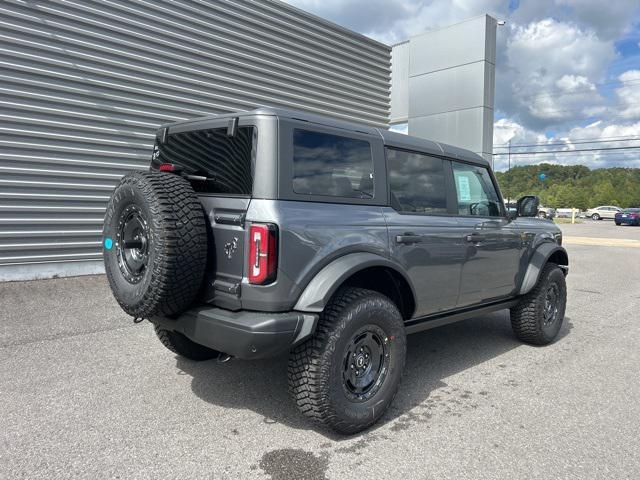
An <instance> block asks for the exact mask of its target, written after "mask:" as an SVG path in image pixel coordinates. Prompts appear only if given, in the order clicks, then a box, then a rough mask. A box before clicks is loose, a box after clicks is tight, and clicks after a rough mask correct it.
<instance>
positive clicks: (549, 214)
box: [537, 206, 556, 219]
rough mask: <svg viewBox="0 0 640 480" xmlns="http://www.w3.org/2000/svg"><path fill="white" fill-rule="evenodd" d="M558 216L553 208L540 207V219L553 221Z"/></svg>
mask: <svg viewBox="0 0 640 480" xmlns="http://www.w3.org/2000/svg"><path fill="white" fill-rule="evenodd" d="M555 216H556V211H555V209H553V208H547V207H543V206H540V207H538V215H537V217H538V218H548V219H552V218H554V217H555Z"/></svg>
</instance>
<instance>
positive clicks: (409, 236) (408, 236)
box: [396, 232, 422, 243]
mask: <svg viewBox="0 0 640 480" xmlns="http://www.w3.org/2000/svg"><path fill="white" fill-rule="evenodd" d="M421 241H422V236H420V235H415V234H413V233H410V232H407V233H405V234H403V235H396V243H420V242H421Z"/></svg>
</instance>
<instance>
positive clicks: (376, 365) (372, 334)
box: [342, 325, 389, 402]
mask: <svg viewBox="0 0 640 480" xmlns="http://www.w3.org/2000/svg"><path fill="white" fill-rule="evenodd" d="M388 343H389V339H388V337H387V336H386V335H385V333H384V331H382V329H381V328H380V327H378V326H376V325H367V326H365V327H363V328H362V329H360V330H359V331H358V332H357V333H356V334H355V335H354V336H353V337H352V338H351V341H350V342H349V345H348V347H347V349H346V354H345V357H344V362H343V372H342V379H343V382H344V383H343V386H344V389H345V393H346V395H347V398H349V399H350V400H351V401H354V402H364V401H366V400H368V399H369V398H371V397H373V396H374V395H375V394H376V392H377V391H378V390H379V389H380V386H381V385H382V383H383V382H384V379H385V377H386V375H387V372H388V371H389V348H388Z"/></svg>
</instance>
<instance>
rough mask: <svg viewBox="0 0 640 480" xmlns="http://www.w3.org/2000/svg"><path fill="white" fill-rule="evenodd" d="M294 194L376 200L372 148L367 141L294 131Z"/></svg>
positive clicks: (307, 131) (306, 131)
mask: <svg viewBox="0 0 640 480" xmlns="http://www.w3.org/2000/svg"><path fill="white" fill-rule="evenodd" d="M293 191H294V192H296V193H300V194H303V195H323V196H333V197H347V198H373V157H372V155H371V145H370V144H369V142H367V141H365V140H358V139H354V138H349V137H342V136H339V135H331V134H328V133H321V132H313V131H310V130H301V129H295V130H294V131H293Z"/></svg>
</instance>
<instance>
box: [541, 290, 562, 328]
mask: <svg viewBox="0 0 640 480" xmlns="http://www.w3.org/2000/svg"><path fill="white" fill-rule="evenodd" d="M559 300H560V288H559V287H558V284H556V283H552V284H551V285H549V288H547V292H546V294H545V297H544V311H543V313H542V323H543V325H544V326H545V327H549V326H551V325H553V324H554V323H555V321H556V320H557V319H558V303H559Z"/></svg>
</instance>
